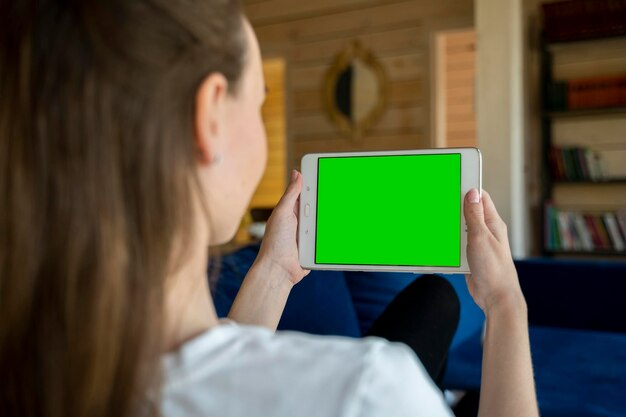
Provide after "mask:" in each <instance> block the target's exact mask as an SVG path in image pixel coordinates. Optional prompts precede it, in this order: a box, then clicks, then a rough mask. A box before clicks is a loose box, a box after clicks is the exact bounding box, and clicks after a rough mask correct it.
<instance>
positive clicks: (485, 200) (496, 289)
mask: <svg viewBox="0 0 626 417" xmlns="http://www.w3.org/2000/svg"><path fill="white" fill-rule="evenodd" d="M463 210H464V213H465V221H466V224H467V258H468V262H469V267H470V271H471V274H470V275H466V276H465V279H466V281H467V286H468V288H469V291H470V294H471V295H472V297H473V298H474V301H475V302H476V304H478V306H479V307H480V308H481V309H482V310H483V311H484V312H485V314H487V313H488V311H490V310H491V309H492V308H493V307H496V306H498V305H501V304H502V303H511V302H513V303H521V304H522V305H525V303H524V297H523V296H522V292H521V289H520V286H519V281H518V279H517V271H516V270H515V266H514V265H513V259H512V257H511V250H510V248H509V239H508V236H507V228H506V224H505V223H504V221H503V220H502V218H500V216H499V215H498V212H497V211H496V207H495V206H494V204H493V201H492V200H491V197H490V196H489V194H488V193H487V192H486V191H484V190H483V192H482V198H481V197H480V196H479V193H478V190H476V189H472V190H470V191H469V192H468V193H467V195H466V196H465V202H464V204H463Z"/></svg>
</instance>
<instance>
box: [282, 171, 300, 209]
mask: <svg viewBox="0 0 626 417" xmlns="http://www.w3.org/2000/svg"><path fill="white" fill-rule="evenodd" d="M301 190H302V175H301V174H300V173H299V172H298V171H296V170H295V169H294V170H293V171H292V173H291V182H290V183H289V185H288V186H287V189H286V190H285V194H283V196H282V197H281V198H280V201H279V202H278V204H277V205H276V208H279V207H287V208H289V209H293V207H294V206H295V205H296V201H297V200H298V197H299V196H300V191H301Z"/></svg>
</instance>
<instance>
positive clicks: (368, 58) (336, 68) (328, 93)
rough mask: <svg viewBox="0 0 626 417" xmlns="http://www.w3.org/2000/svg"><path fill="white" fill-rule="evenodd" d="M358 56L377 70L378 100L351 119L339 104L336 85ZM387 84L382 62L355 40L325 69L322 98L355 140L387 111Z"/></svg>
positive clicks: (328, 110) (330, 116)
mask: <svg viewBox="0 0 626 417" xmlns="http://www.w3.org/2000/svg"><path fill="white" fill-rule="evenodd" d="M355 60H360V61H362V62H363V63H364V64H365V65H366V66H367V67H368V68H369V69H371V70H372V72H373V73H374V74H375V76H376V79H377V82H378V91H377V97H378V101H377V102H376V103H375V105H374V107H373V108H372V110H371V111H370V112H369V113H368V114H367V115H365V116H364V117H363V118H362V119H361V120H356V121H352V120H350V119H349V118H348V117H346V115H345V114H343V113H342V112H341V111H340V110H339V108H338V107H337V102H336V87H337V81H338V80H339V77H340V75H341V74H342V73H343V72H344V71H345V70H346V68H348V67H349V66H350V64H351V63H352V62H354V61H355ZM388 86H389V83H388V78H387V74H386V72H385V70H384V68H383V67H382V65H381V64H380V63H379V62H378V60H377V59H376V57H375V56H374V55H373V54H372V53H371V52H370V51H369V50H366V49H364V48H363V47H362V46H361V43H360V42H359V41H358V40H354V41H352V42H351V43H350V44H349V45H348V46H347V47H346V48H345V49H344V50H343V51H342V52H340V53H339V54H338V55H337V56H336V57H335V59H334V61H333V63H332V65H331V67H330V68H329V69H328V71H327V72H326V75H325V77H324V86H323V90H322V92H323V97H322V102H323V104H324V108H325V110H326V113H327V115H328V117H329V118H330V120H331V121H332V122H333V123H334V124H335V125H336V126H337V127H338V128H339V130H340V131H341V132H342V134H344V135H345V136H347V137H349V138H350V139H352V140H358V139H360V138H361V137H363V134H364V133H365V132H366V131H367V130H368V129H369V128H370V127H371V126H372V125H373V124H374V123H375V122H377V121H378V119H379V118H380V117H381V116H382V114H383V113H384V111H385V108H386V106H387V99H388V98H387V97H388V88H389V87H388Z"/></svg>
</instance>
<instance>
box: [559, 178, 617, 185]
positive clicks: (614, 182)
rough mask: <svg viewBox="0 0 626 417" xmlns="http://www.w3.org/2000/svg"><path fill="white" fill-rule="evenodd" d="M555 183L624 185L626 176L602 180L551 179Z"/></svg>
mask: <svg viewBox="0 0 626 417" xmlns="http://www.w3.org/2000/svg"><path fill="white" fill-rule="evenodd" d="M552 182H553V184H555V185H620V184H624V185H626V178H611V179H604V180H595V181H594V180H553V181H552Z"/></svg>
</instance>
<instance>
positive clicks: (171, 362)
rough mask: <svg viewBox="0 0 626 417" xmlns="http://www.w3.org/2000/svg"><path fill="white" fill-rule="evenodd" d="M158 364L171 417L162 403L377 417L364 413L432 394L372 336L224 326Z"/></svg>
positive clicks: (393, 350) (415, 368) (397, 350)
mask: <svg viewBox="0 0 626 417" xmlns="http://www.w3.org/2000/svg"><path fill="white" fill-rule="evenodd" d="M164 366H165V369H164V372H165V375H164V377H165V378H164V379H165V381H164V382H165V387H164V391H163V394H164V406H165V408H164V410H163V411H164V414H165V415H174V414H175V413H167V411H168V407H167V406H169V407H178V406H181V405H184V403H186V402H189V401H191V402H197V401H198V400H199V401H200V402H201V403H202V404H203V405H202V406H201V408H202V407H207V406H209V405H211V407H210V408H211V409H212V410H215V411H220V410H225V409H226V410H229V411H230V413H229V414H230V415H249V414H250V412H251V410H254V408H249V407H252V406H256V407H257V408H256V410H259V409H268V406H269V408H270V409H271V412H269V409H268V414H267V415H274V416H281V415H294V414H293V413H294V412H295V411H296V410H299V411H298V412H297V413H296V414H297V415H307V414H306V413H305V412H304V411H303V410H311V411H310V412H311V415H334V416H342V415H352V414H353V413H354V412H355V408H361V407H366V408H367V409H368V410H369V411H368V413H367V414H365V413H361V412H357V413H356V414H359V415H377V414H376V413H375V412H374V413H370V411H372V412H373V411H375V410H377V409H381V410H383V409H386V411H387V414H381V415H404V414H403V413H400V414H398V413H394V412H391V413H389V411H390V410H389V409H387V407H388V406H393V407H394V408H395V407H396V406H399V409H405V410H410V409H412V408H414V406H415V398H420V397H421V396H422V395H423V396H424V398H430V397H432V396H433V394H435V396H437V392H436V388H434V385H433V384H432V381H430V379H429V378H428V375H427V374H426V372H425V371H424V369H423V367H422V366H421V364H420V363H419V361H418V360H417V358H416V357H415V355H414V354H413V352H412V351H411V350H410V349H409V348H408V347H406V346H405V345H402V344H399V343H390V342H388V341H386V340H383V339H379V338H373V337H372V338H365V339H352V338H346V337H338V336H315V335H309V334H304V333H298V332H277V333H274V332H271V331H270V330H267V329H264V328H260V327H256V326H242V325H237V324H234V323H230V324H225V325H221V326H218V327H216V328H214V329H212V330H210V331H208V332H206V333H204V334H202V335H200V336H198V337H197V338H195V339H194V340H191V341H190V342H188V343H186V344H185V345H183V346H182V347H181V349H180V350H179V352H176V353H174V354H170V355H168V356H167V357H166V358H165V359H164ZM406 387H409V388H408V391H413V390H418V391H422V394H420V393H417V394H414V391H413V392H411V395H410V396H407V395H405V394H406V393H405V392H404V391H405V390H407V388H406ZM433 388H434V390H433ZM294 394H295V395H294ZM383 397H384V398H383ZM404 397H406V398H404ZM439 397H440V395H439ZM194 398H195V400H194ZM237 398H245V399H246V401H245V402H243V403H240V402H238V401H236V399H237ZM402 398H404V399H402ZM430 399H431V400H432V398H430ZM173 400H176V401H173ZM207 400H210V401H209V403H207ZM181 401H182V403H181ZM268 401H269V402H270V403H271V404H268ZM389 401H391V403H389ZM398 401H400V403H398ZM402 401H405V404H402ZM428 402H430V400H429V401H428ZM187 405H188V404H187ZM422 405H424V404H422ZM233 407H234V408H233ZM184 408H187V407H186V406H185V407H184ZM204 411H208V410H204ZM246 413H247V414H246ZM289 413H291V414H289ZM253 414H256V415H259V414H258V411H257V412H255V413H253ZM431 415H436V414H431Z"/></svg>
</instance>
